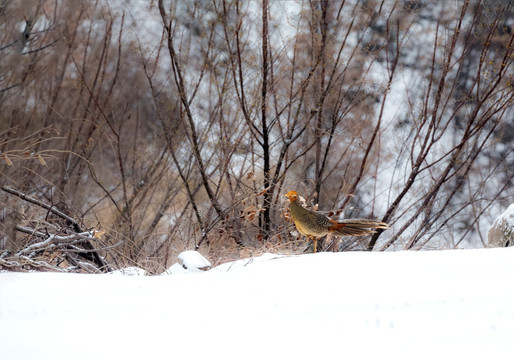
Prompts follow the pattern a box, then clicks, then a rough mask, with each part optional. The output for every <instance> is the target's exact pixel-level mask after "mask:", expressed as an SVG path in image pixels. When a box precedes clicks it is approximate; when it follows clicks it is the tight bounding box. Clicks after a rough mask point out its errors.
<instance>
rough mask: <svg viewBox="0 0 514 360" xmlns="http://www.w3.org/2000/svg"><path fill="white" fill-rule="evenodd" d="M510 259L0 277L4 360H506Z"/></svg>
mask: <svg viewBox="0 0 514 360" xmlns="http://www.w3.org/2000/svg"><path fill="white" fill-rule="evenodd" d="M513 258H514V248H506V249H483V250H452V251H438V252H396V253H319V254H312V255H302V256H286V257H278V256H273V255H267V256H264V257H261V258H256V259H253V260H246V261H239V262H237V263H235V264H233V265H232V266H231V264H224V265H222V266H221V267H218V268H214V269H212V270H210V271H208V272H204V273H190V274H180V275H172V276H155V277H146V276H119V275H118V276H108V275H78V274H57V273H2V274H0V354H1V358H2V359H93V358H94V359H151V358H155V359H201V358H207V357H211V358H220V359H263V358H266V359H276V358H284V359H297V358H299V359H306V358H310V359H371V358H376V359H389V358H391V359H392V358H394V359H452V358H453V359H480V358H482V359H483V358H487V359H512V358H513V356H514V354H513V347H512V340H513V339H514V306H513V304H514V286H513V285H512V277H513V276H514V261H513Z"/></svg>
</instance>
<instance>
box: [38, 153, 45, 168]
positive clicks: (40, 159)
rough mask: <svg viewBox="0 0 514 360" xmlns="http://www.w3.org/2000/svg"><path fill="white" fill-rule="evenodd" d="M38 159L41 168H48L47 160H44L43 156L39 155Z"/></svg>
mask: <svg viewBox="0 0 514 360" xmlns="http://www.w3.org/2000/svg"><path fill="white" fill-rule="evenodd" d="M37 159H38V160H39V163H40V164H41V166H46V161H45V159H43V157H42V156H41V155H39V154H38V155H37Z"/></svg>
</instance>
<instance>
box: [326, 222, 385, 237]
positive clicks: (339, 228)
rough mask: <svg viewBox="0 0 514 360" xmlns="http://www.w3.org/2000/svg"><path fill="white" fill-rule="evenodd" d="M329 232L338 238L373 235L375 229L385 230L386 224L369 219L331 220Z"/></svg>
mask: <svg viewBox="0 0 514 360" xmlns="http://www.w3.org/2000/svg"><path fill="white" fill-rule="evenodd" d="M331 222H332V226H330V228H329V231H330V232H333V233H334V234H336V235H339V236H362V235H368V234H373V233H374V232H375V230H376V229H387V228H388V227H389V225H388V224H386V223H383V222H380V221H376V220H369V219H348V220H341V221H334V220H331Z"/></svg>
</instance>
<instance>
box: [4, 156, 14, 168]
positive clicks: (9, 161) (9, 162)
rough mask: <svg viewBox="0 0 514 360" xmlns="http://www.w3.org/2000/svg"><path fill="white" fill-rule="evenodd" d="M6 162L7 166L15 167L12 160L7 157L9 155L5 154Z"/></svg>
mask: <svg viewBox="0 0 514 360" xmlns="http://www.w3.org/2000/svg"><path fill="white" fill-rule="evenodd" d="M4 160H5V162H6V163H7V166H13V165H12V161H11V159H9V158H8V157H7V155H5V154H4Z"/></svg>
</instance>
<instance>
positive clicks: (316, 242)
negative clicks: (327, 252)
mask: <svg viewBox="0 0 514 360" xmlns="http://www.w3.org/2000/svg"><path fill="white" fill-rule="evenodd" d="M312 242H313V243H314V252H316V247H317V245H318V239H316V238H312Z"/></svg>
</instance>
